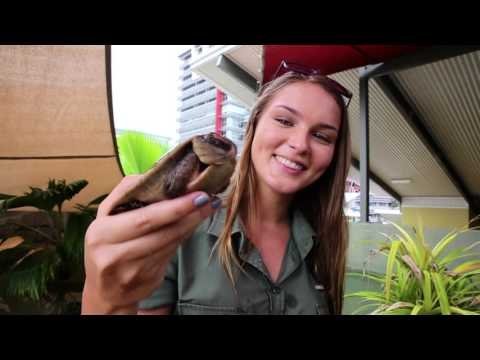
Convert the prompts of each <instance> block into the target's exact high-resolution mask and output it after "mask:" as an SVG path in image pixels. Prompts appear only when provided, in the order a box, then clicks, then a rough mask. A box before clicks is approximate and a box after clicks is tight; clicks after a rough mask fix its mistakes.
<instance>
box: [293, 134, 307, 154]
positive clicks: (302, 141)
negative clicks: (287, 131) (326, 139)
mask: <svg viewBox="0 0 480 360" xmlns="http://www.w3.org/2000/svg"><path fill="white" fill-rule="evenodd" d="M288 146H289V147H290V148H291V149H294V150H296V151H297V152H299V153H304V152H307V151H308V139H307V134H305V133H304V132H303V131H296V132H295V133H294V134H291V136H290V137H289V139H288Z"/></svg>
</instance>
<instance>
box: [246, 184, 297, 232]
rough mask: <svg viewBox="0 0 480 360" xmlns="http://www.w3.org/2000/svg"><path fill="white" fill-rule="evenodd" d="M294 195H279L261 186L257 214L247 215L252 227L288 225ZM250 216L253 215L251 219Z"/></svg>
mask: <svg viewBox="0 0 480 360" xmlns="http://www.w3.org/2000/svg"><path fill="white" fill-rule="evenodd" d="M292 198H293V196H292V195H284V194H279V193H277V192H274V191H272V190H271V189H270V188H268V187H264V186H261V185H259V186H258V189H257V191H256V196H255V205H254V206H255V214H245V215H246V216H245V217H244V219H246V220H247V219H248V223H249V225H250V226H254V227H257V226H258V225H260V227H263V226H262V225H267V226H268V225H280V224H288V210H289V207H290V203H291V201H292ZM248 215H253V216H251V218H249V217H248Z"/></svg>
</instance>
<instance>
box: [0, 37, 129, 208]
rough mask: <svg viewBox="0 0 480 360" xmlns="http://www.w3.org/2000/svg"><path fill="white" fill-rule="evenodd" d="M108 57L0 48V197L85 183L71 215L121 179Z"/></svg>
mask: <svg viewBox="0 0 480 360" xmlns="http://www.w3.org/2000/svg"><path fill="white" fill-rule="evenodd" d="M108 60H109V48H108V47H105V46H36V45H35V46H1V47H0V117H1V121H0V174H1V180H0V192H1V193H7V194H22V193H23V192H25V191H28V187H29V186H32V187H33V186H34V187H42V188H43V187H45V186H46V185H47V182H48V180H49V179H50V178H52V179H65V180H66V181H67V182H70V181H74V180H79V179H85V180H87V181H88V182H89V185H88V186H87V187H86V188H85V189H84V190H83V191H82V192H81V193H80V194H79V195H77V196H76V197H74V198H73V199H72V201H70V202H69V203H67V204H65V207H64V208H65V210H67V211H68V210H71V209H72V208H73V206H74V205H75V204H76V203H82V204H86V203H88V202H89V201H90V200H92V199H93V198H95V197H96V196H100V195H102V194H104V193H107V192H110V191H111V190H112V188H113V187H114V186H115V185H116V184H117V183H118V182H119V181H120V180H121V178H122V172H121V170H120V167H119V164H118V160H117V155H116V149H115V147H116V145H115V140H114V136H113V135H114V132H113V131H112V130H113V122H112V119H111V117H110V113H111V112H110V109H109V103H110V104H111V101H109V89H108V87H109V86H107V85H108V83H109V80H107V78H108V76H109V72H110V69H109V66H110V65H109V61H108Z"/></svg>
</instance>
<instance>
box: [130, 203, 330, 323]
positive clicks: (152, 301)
mask: <svg viewBox="0 0 480 360" xmlns="http://www.w3.org/2000/svg"><path fill="white" fill-rule="evenodd" d="M225 215H226V211H225V209H220V210H218V211H217V212H216V213H215V214H214V215H213V216H211V217H210V218H209V219H207V220H205V221H204V222H202V223H201V224H200V225H199V227H198V228H197V229H196V231H195V233H194V234H193V235H192V236H191V237H190V238H189V239H188V240H186V241H185V242H184V243H183V244H182V245H181V246H180V247H179V249H178V251H177V253H176V255H175V256H174V258H173V259H172V260H171V262H170V264H169V266H168V268H167V271H166V275H165V280H164V281H163V283H162V285H161V286H160V288H158V289H157V290H156V291H154V293H153V294H152V295H151V296H150V297H149V298H147V299H144V300H143V301H141V302H140V303H139V307H140V308H141V309H152V308H156V307H160V306H164V305H172V306H174V313H175V314H185V315H186V314H195V315H196V314H204V315H214V314H226V315H233V314H312V315H313V314H328V306H327V301H326V294H325V291H324V290H323V286H322V285H321V284H316V283H315V281H314V279H313V277H312V275H311V273H310V271H309V270H308V268H307V265H306V262H305V258H306V256H307V255H308V253H309V252H310V250H311V249H312V246H313V238H314V236H315V234H314V231H313V230H312V228H311V226H310V225H309V224H308V223H307V221H306V219H305V218H304V217H303V215H302V214H301V213H300V212H299V211H294V212H293V215H292V217H291V226H290V229H291V230H290V238H289V240H288V244H287V250H286V253H285V256H284V259H283V262H282V267H281V270H280V274H279V277H278V279H277V281H276V282H273V281H272V280H271V278H270V276H269V273H268V271H267V270H266V267H265V265H264V263H263V261H262V258H261V256H260V253H259V252H258V250H257V249H256V248H255V247H249V246H248V239H247V238H246V235H245V231H244V229H243V227H242V226H241V222H240V221H239V219H238V218H237V219H236V220H235V222H234V225H233V228H232V241H233V244H234V248H235V251H237V254H238V256H239V258H240V259H242V260H244V261H245V264H244V270H245V272H242V271H240V270H239V269H237V267H236V266H235V265H234V268H235V270H234V275H235V279H236V280H235V285H236V287H235V288H236V291H235V289H234V288H233V286H232V283H231V281H230V279H229V278H228V276H227V274H226V272H225V271H224V269H223V267H222V265H221V264H220V262H219V259H218V257H217V256H216V254H217V252H214V253H213V256H212V257H211V259H210V254H211V252H212V248H213V246H214V245H215V242H216V241H217V239H218V237H219V235H220V233H221V231H222V229H223V224H224V221H225ZM265 236H268V234H265ZM249 248H251V249H250V250H249V251H247V249H249ZM209 260H210V261H209Z"/></svg>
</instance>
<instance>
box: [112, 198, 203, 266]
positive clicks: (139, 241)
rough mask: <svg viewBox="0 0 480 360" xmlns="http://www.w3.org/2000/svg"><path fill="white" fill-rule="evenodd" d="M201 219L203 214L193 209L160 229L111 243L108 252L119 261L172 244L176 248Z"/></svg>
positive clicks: (157, 250)
mask: <svg viewBox="0 0 480 360" xmlns="http://www.w3.org/2000/svg"><path fill="white" fill-rule="evenodd" d="M207 206H210V205H207ZM202 220H203V215H202V214H201V213H199V212H198V211H194V212H192V213H190V214H188V215H187V216H185V217H183V218H182V219H181V220H179V221H177V222H174V223H171V224H169V225H167V226H164V227H162V228H161V229H160V230H157V231H154V232H150V233H148V234H145V235H143V236H140V237H138V238H135V239H133V240H131V241H123V242H117V243H114V244H112V246H111V250H110V254H111V256H113V257H115V258H116V261H118V262H121V261H124V260H130V259H137V258H143V257H147V256H150V255H152V254H154V253H158V252H161V251H164V249H165V248H167V247H170V246H172V244H173V246H174V247H175V248H176V247H177V246H178V245H180V243H181V242H182V241H183V240H185V239H186V238H188V237H189V236H191V234H192V233H193V232H194V231H195V229H196V228H197V226H198V225H199V223H200V222H201V221H202Z"/></svg>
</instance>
